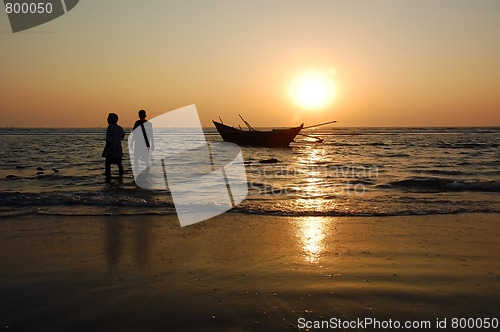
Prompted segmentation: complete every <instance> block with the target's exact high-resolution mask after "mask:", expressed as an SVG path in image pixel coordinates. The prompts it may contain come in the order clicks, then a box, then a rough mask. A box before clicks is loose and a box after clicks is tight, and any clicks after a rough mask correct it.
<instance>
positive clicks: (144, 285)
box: [0, 213, 500, 331]
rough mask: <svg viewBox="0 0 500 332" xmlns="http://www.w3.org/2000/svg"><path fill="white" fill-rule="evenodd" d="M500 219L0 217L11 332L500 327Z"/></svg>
mask: <svg viewBox="0 0 500 332" xmlns="http://www.w3.org/2000/svg"><path fill="white" fill-rule="evenodd" d="M499 240H500V215H498V214H460V215H432V216H405V217H275V216H258V215H243V214H237V213H226V214H224V215H222V216H219V217H216V218H213V219H211V220H208V221H205V222H202V223H199V224H195V225H192V226H188V227H185V228H181V227H180V226H179V224H178V222H177V220H176V218H175V217H173V216H170V217H167V216H97V217H74V216H48V215H37V216H17V217H7V218H2V219H0V308H1V310H0V327H1V328H4V329H7V328H8V330H9V331H26V330H42V331H43V330H46V331H53V330H61V331H68V330H71V331H75V330H80V331H87V330H92V331H137V330H140V331H146V330H147V331H167V330H168V331H170V330H187V329H190V330H195V329H196V330H201V331H207V330H209V331H210V330H212V331H235V330H240V331H251V330H269V331H271V330H279V329H292V330H293V329H299V327H301V325H300V323H299V321H298V320H299V318H301V317H302V318H305V319H307V320H329V319H330V318H340V319H343V320H344V319H345V320H350V319H357V318H361V319H363V318H366V317H375V318H377V319H380V320H388V319H392V320H393V321H394V320H400V321H404V320H428V321H431V322H433V323H434V322H435V321H436V319H443V318H448V319H451V318H452V317H474V318H476V317H480V318H484V317H491V318H492V317H497V318H500V310H499V309H498V308H500V298H499V296H498V295H499V294H500V260H499V259H498V257H499V255H500V241H499Z"/></svg>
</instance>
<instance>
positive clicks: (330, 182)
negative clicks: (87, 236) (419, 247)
mask: <svg viewBox="0 0 500 332" xmlns="http://www.w3.org/2000/svg"><path fill="white" fill-rule="evenodd" d="M127 132H128V133H129V132H130V129H128V130H127ZM304 133H306V134H309V135H317V136H319V137H321V138H323V139H324V142H323V143H315V142H314V141H313V140H311V139H308V138H305V137H303V136H298V137H297V139H296V142H294V143H292V144H291V147H290V148H288V149H271V148H251V147H243V148H242V153H243V159H244V161H245V168H246V172H247V184H248V190H249V192H248V196H247V198H246V199H245V200H244V201H243V202H242V203H241V204H239V205H238V206H237V207H236V208H234V209H233V210H232V212H237V213H252V214H253V213H256V214H272V215H304V216H314V215H334V216H335V215H348V216H350V215H415V214H450V213H459V212H500V195H499V193H500V149H499V147H500V128H331V129H320V130H309V131H304ZM185 135H186V137H189V135H188V134H185ZM205 136H206V139H207V141H208V142H212V143H215V142H220V141H221V139H220V136H219V135H218V133H217V132H216V131H215V129H214V128H206V129H205ZM104 137H105V129H104V128H101V129H0V138H1V139H0V151H2V153H1V154H0V209H1V211H2V212H1V214H2V215H3V216H9V215H13V214H21V213H47V214H69V215H72V214H104V215H107V214H111V215H116V214H173V213H175V211H174V209H173V203H172V197H171V195H170V193H169V192H168V191H161V190H156V191H151V190H146V189H142V188H138V187H137V186H136V185H135V183H134V179H133V176H132V172H131V167H130V162H129V156H128V153H127V152H128V151H127V150H128V149H127V141H126V139H125V140H124V142H123V148H124V151H125V155H124V158H123V159H124V165H125V168H126V169H127V170H128V171H127V173H126V175H125V177H124V179H123V182H119V181H118V180H116V179H113V180H112V181H111V183H106V182H105V178H104V176H103V171H104V165H103V159H102V158H101V151H102V148H103V146H104ZM159 151H161V149H160V150H159ZM154 157H155V158H161V157H163V156H160V155H158V154H157V155H156V156H154ZM167 158H168V157H167ZM269 159H276V160H277V162H275V163H262V162H261V161H263V160H269ZM194 166H195V165H191V166H189V167H194ZM113 171H114V172H117V170H116V169H113ZM187 172H189V171H188V170H187ZM180 176H182V174H181V175H180ZM208 187H210V184H208Z"/></svg>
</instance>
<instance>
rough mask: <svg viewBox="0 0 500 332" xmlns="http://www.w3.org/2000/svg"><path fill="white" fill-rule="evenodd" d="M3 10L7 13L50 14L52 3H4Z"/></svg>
mask: <svg viewBox="0 0 500 332" xmlns="http://www.w3.org/2000/svg"><path fill="white" fill-rule="evenodd" d="M5 11H6V12H7V14H12V13H13V14H45V13H47V14H50V13H52V4H51V3H50V2H47V3H45V2H31V3H27V2H23V3H18V2H15V3H11V2H8V3H6V4H5Z"/></svg>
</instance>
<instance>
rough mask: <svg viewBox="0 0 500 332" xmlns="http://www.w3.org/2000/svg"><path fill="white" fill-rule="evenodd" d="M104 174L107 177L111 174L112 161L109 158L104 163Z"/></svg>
mask: <svg viewBox="0 0 500 332" xmlns="http://www.w3.org/2000/svg"><path fill="white" fill-rule="evenodd" d="M104 175H106V176H107V177H110V176H111V162H110V161H109V160H106V162H105V163H104Z"/></svg>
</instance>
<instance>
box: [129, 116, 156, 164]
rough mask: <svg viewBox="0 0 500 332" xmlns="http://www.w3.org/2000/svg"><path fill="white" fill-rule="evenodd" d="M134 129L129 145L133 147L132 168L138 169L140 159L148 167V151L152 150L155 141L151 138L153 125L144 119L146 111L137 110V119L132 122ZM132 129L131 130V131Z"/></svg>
mask: <svg viewBox="0 0 500 332" xmlns="http://www.w3.org/2000/svg"><path fill="white" fill-rule="evenodd" d="M138 127H140V130H139V129H138V130H136V131H135V132H134V133H133V135H132V140H131V143H130V146H131V148H132V149H134V169H135V170H138V169H139V162H140V161H142V162H143V163H144V164H145V166H146V168H147V167H149V151H154V149H155V147H154V145H155V142H154V139H153V126H152V125H151V122H149V121H148V120H146V111H145V110H140V111H139V120H137V121H136V122H135V124H134V128H133V129H136V128H138ZM133 129H132V131H133Z"/></svg>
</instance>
